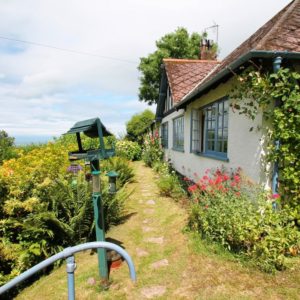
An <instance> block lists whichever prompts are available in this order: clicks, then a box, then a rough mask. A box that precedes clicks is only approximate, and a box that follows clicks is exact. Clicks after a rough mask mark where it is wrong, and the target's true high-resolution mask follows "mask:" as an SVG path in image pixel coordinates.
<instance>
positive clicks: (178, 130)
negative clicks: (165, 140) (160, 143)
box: [173, 117, 184, 150]
mask: <svg viewBox="0 0 300 300" xmlns="http://www.w3.org/2000/svg"><path fill="white" fill-rule="evenodd" d="M173 128H174V133H173V147H174V148H175V149H179V150H183V145H184V119H183V117H179V118H177V119H174V120H173Z"/></svg>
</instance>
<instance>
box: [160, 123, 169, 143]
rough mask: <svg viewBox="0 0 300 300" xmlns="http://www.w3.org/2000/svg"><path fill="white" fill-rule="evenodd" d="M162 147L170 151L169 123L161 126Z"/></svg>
mask: <svg viewBox="0 0 300 300" xmlns="http://www.w3.org/2000/svg"><path fill="white" fill-rule="evenodd" d="M161 145H162V146H163V148H165V149H168V122H166V123H163V124H161Z"/></svg>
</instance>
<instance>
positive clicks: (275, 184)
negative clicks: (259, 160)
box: [272, 56, 282, 209]
mask: <svg viewBox="0 0 300 300" xmlns="http://www.w3.org/2000/svg"><path fill="white" fill-rule="evenodd" d="M281 63H282V57H280V56H277V57H275V58H274V60H273V71H274V73H277V72H278V71H279V69H280V68H281ZM280 102H281V100H280V99H276V101H275V107H278V106H280V104H281V103H280ZM279 145H280V142H279V141H278V140H277V141H275V148H276V150H278V149H279ZM272 193H273V194H277V193H278V160H276V161H275V162H274V167H273V175H272ZM274 206H275V207H274V208H275V209H276V203H275V202H274Z"/></svg>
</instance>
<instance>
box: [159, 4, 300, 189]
mask: <svg viewBox="0 0 300 300" xmlns="http://www.w3.org/2000/svg"><path fill="white" fill-rule="evenodd" d="M204 46H206V47H207V44H205V45H204ZM202 50H203V49H202ZM204 50H206V51H201V57H200V60H185V59H164V61H163V69H162V79H161V85H160V97H159V101H158V105H157V112H156V120H157V122H159V124H160V131H161V137H162V144H163V147H164V149H165V159H166V160H168V161H170V162H171V163H172V165H173V166H174V168H175V169H176V170H177V171H178V172H180V173H181V174H183V175H185V176H188V177H189V178H191V179H196V178H195V177H197V176H201V175H203V174H204V172H205V170H206V169H210V168H217V167H220V166H221V165H224V166H225V167H226V168H228V169H230V168H238V167H240V168H242V170H243V171H244V173H245V174H246V175H247V176H248V177H249V178H251V179H252V180H254V181H255V182H257V183H260V184H263V185H265V186H267V187H271V186H272V181H274V180H275V179H274V178H275V177H274V171H272V169H273V168H274V166H268V167H269V169H270V172H269V173H268V172H266V167H267V166H266V165H265V164H264V154H265V145H264V142H265V135H266V130H264V129H265V128H266V124H265V120H264V119H263V115H262V113H259V114H257V116H256V118H255V120H254V121H252V120H249V119H247V118H246V117H245V116H243V115H239V114H238V113H235V112H234V110H233V109H232V108H231V107H230V103H231V101H232V99H230V98H229V97H228V95H229V92H230V90H231V89H232V87H233V85H234V83H235V80H236V79H235V76H234V74H235V73H239V72H240V70H241V69H242V68H247V66H249V65H250V64H251V63H257V64H259V65H262V66H263V67H264V68H265V69H267V70H269V71H271V70H272V69H273V70H275V71H276V70H277V69H278V68H280V67H289V68H291V69H294V70H298V71H299V66H300V0H295V1H292V2H291V3H290V4H289V5H287V6H286V7H285V8H284V9H283V10H281V11H280V12H279V13H278V14H277V15H275V16H274V17H273V18H272V19H271V20H270V21H268V22H267V23H266V24H265V25H264V26H263V27H261V28H260V29H258V30H257V31H256V32H255V33H254V34H253V35H252V36H251V37H250V38H248V39H247V40H246V41H245V42H244V43H242V44H241V45H240V46H239V47H238V48H237V49H235V50H234V51H233V52H232V53H231V54H229V55H228V56H227V57H226V58H225V59H224V60H222V61H220V62H219V61H216V60H213V59H207V56H205V54H207V52H208V51H209V49H207V48H206V49H204ZM207 50H208V51H207ZM250 128H254V130H252V131H249V129H250ZM258 129H259V130H258Z"/></svg>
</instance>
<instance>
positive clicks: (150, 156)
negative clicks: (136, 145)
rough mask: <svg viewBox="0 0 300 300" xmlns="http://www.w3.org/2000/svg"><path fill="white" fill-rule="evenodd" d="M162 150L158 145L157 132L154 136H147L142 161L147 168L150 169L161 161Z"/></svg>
mask: <svg viewBox="0 0 300 300" xmlns="http://www.w3.org/2000/svg"><path fill="white" fill-rule="evenodd" d="M163 155H164V152H163V149H162V147H161V145H160V140H159V135H158V131H156V132H155V134H154V135H152V134H147V135H146V136H145V140H144V149H143V160H144V162H145V163H146V165H147V166H149V167H152V166H153V165H154V164H155V163H157V162H160V161H162V159H163Z"/></svg>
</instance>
